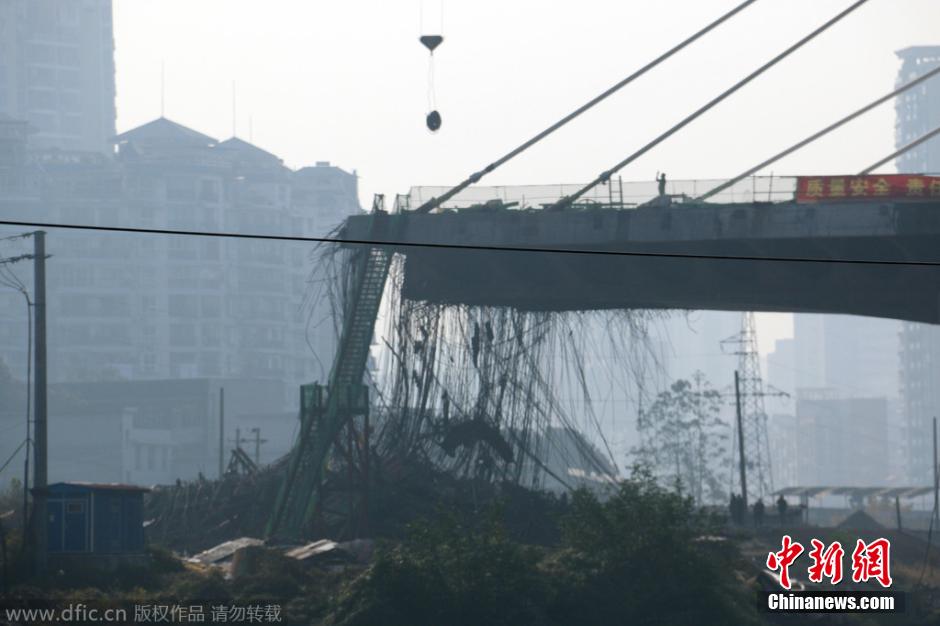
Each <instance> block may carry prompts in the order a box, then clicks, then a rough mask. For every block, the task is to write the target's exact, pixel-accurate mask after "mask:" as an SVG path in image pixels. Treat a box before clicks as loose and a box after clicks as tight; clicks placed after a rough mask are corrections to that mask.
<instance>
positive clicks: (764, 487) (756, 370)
mask: <svg viewBox="0 0 940 626" xmlns="http://www.w3.org/2000/svg"><path fill="white" fill-rule="evenodd" d="M721 347H722V349H723V350H727V351H728V353H729V354H732V355H735V356H737V357H738V374H739V381H740V389H739V394H740V403H741V422H742V424H741V430H742V431H743V437H742V439H743V441H744V446H743V450H744V462H745V467H746V469H747V474H748V478H747V494H746V495H747V500H748V501H752V502H753V501H756V500H757V498H764V497H766V496H768V495H770V494H771V493H773V490H774V478H773V472H772V471H771V465H770V442H769V440H768V437H767V413H766V412H765V411H764V397H765V396H780V395H786V394H785V393H783V392H780V391H777V390H775V389H769V390H768V391H765V390H764V381H763V378H762V377H761V371H760V354H759V353H758V351H757V327H756V325H755V321H754V313H751V312H747V313H744V314H743V315H742V319H741V332H740V333H738V334H736V335H734V336H732V337H729V338H727V339H724V340H723V341H722V342H721ZM738 449H739V447H738V430H737V429H734V439H733V445H732V447H731V450H732V452H731V461H732V463H731V464H732V470H734V468H736V467H738V464H739V463H740V460H739V459H738ZM736 474H737V472H734V471H732V479H731V480H732V484H731V489H732V492H734V493H743V490H742V488H741V484H740V483H741V477H739V476H737V475H736Z"/></svg>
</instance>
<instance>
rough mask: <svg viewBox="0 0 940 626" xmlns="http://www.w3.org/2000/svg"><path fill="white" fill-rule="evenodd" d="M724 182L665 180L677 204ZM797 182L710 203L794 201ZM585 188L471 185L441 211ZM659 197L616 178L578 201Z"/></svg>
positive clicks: (773, 183)
mask: <svg viewBox="0 0 940 626" xmlns="http://www.w3.org/2000/svg"><path fill="white" fill-rule="evenodd" d="M724 182H725V180H721V179H712V180H709V179H703V180H667V181H666V189H665V195H666V196H669V198H670V199H671V201H672V202H673V203H682V202H690V201H692V200H693V199H695V198H697V197H699V196H701V195H702V194H704V193H706V192H708V191H710V190H712V189H714V188H715V187H717V186H718V185H721V184H722V183H724ZM796 184H797V179H796V177H794V176H755V177H751V178H746V179H744V180H741V181H739V182H738V183H736V184H734V185H732V186H731V187H729V188H728V189H725V190H723V191H722V192H720V193H718V194H715V195H714V196H712V197H710V198H709V199H708V202H709V203H720V204H725V203H727V204H730V203H738V202H742V203H743V202H751V203H753V202H789V201H791V200H793V199H794V195H795V193H796ZM582 186H583V185H581V184H558V185H512V186H478V187H469V188H467V189H465V190H463V191H461V192H460V193H459V194H457V195H456V196H454V197H453V198H451V199H450V200H448V201H447V202H446V203H444V205H443V207H442V208H443V209H445V210H446V209H463V208H467V207H471V206H475V205H484V204H486V203H488V202H494V201H495V202H499V203H504V204H510V203H516V204H515V206H514V207H513V208H517V209H540V208H544V207H547V206H550V205H552V204H554V203H555V202H557V201H558V200H561V199H562V198H564V197H565V196H567V195H568V194H571V193H574V192H575V191H577V190H578V189H580V188H581V187H582ZM448 189H449V188H448V187H443V186H441V187H436V186H422V187H412V188H411V190H410V191H409V193H408V198H409V205H410V206H412V207H416V206H421V205H422V204H424V203H425V202H427V201H428V200H430V199H431V198H435V197H439V196H440V195H441V194H443V193H444V192H446V191H447V190H448ZM657 198H659V183H658V182H657V181H655V180H651V181H625V180H621V179H619V178H618V179H612V180H611V181H610V182H609V183H608V184H606V185H599V186H597V187H595V188H594V189H592V190H591V191H590V192H588V193H587V194H585V195H584V196H583V197H581V198H580V199H579V200H578V205H579V206H583V205H597V206H598V207H603V208H615V209H616V208H626V209H629V208H635V207H638V206H641V205H643V204H647V203H649V202H655V201H657Z"/></svg>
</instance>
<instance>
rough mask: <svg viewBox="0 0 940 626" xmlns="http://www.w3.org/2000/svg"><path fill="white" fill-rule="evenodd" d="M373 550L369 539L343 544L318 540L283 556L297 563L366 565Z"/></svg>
mask: <svg viewBox="0 0 940 626" xmlns="http://www.w3.org/2000/svg"><path fill="white" fill-rule="evenodd" d="M374 549H375V547H374V544H373V542H372V540H371V539H353V540H352V541H344V542H336V541H331V540H330V539H320V540H318V541H312V542H310V543H308V544H306V545H303V546H299V547H296V548H291V549H290V550H287V551H286V552H285V553H284V555H285V556H287V557H289V558H292V559H295V560H297V561H301V562H309V563H327V562H345V563H351V562H355V563H360V564H366V563H368V562H369V561H370V560H371V558H372V553H373V551H374Z"/></svg>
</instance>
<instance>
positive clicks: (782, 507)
mask: <svg viewBox="0 0 940 626" xmlns="http://www.w3.org/2000/svg"><path fill="white" fill-rule="evenodd" d="M789 506H790V505H789V504H788V503H787V499H786V498H784V497H783V495H782V494H781V495H780V497H779V498H777V513H779V514H780V521H783V519H784V518H785V517H786V516H787V507H789Z"/></svg>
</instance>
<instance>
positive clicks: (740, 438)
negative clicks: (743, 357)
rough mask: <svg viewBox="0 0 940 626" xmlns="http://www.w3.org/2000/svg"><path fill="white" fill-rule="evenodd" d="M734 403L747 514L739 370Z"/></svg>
mask: <svg viewBox="0 0 940 626" xmlns="http://www.w3.org/2000/svg"><path fill="white" fill-rule="evenodd" d="M734 405H735V410H736V413H737V418H738V457H739V461H740V472H741V498H742V500H741V502H742V507H741V508H742V509H743V510H744V514H745V515H747V463H746V460H745V458H744V424H743V421H742V419H741V381H740V376H739V375H738V370H734Z"/></svg>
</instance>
